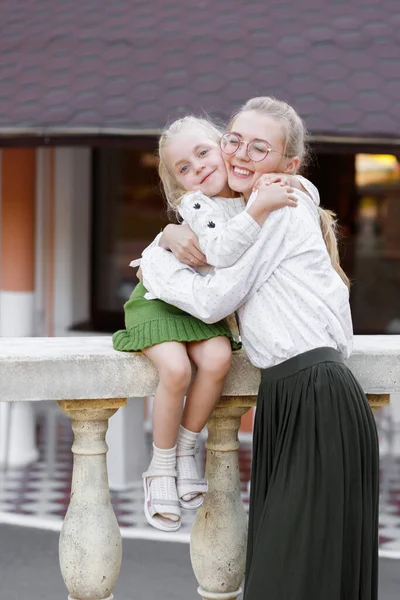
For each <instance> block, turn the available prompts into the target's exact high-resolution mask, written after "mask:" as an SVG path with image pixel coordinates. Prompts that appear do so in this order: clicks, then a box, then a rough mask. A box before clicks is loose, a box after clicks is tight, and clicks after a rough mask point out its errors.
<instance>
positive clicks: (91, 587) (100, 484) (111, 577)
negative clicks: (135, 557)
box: [59, 399, 126, 600]
mask: <svg viewBox="0 0 400 600" xmlns="http://www.w3.org/2000/svg"><path fill="white" fill-rule="evenodd" d="M125 402H126V401H125V400H120V399H113V400H62V401H60V402H59V405H60V407H61V409H62V410H63V412H65V413H66V414H67V415H68V416H69V417H70V418H71V419H72V429H73V431H74V435H75V440H74V443H73V446H72V452H73V454H74V466H73V474H72V486H71V499H70V504H69V507H68V511H67V514H66V516H65V520H64V523H63V527H62V530H61V534H60V543H59V555H60V566H61V573H62V576H63V578H64V582H65V585H66V586H67V589H68V591H69V594H70V595H69V596H68V599H69V600H78V599H79V600H113V598H114V595H113V593H112V590H113V588H114V586H115V583H116V581H117V579H118V575H119V571H120V567H121V560H122V542H121V534H120V531H119V527H118V523H117V519H116V516H115V514H114V510H113V508H112V505H111V502H110V492H109V486H108V477H107V466H106V453H107V450H108V447H107V444H106V441H105V435H106V432H107V427H108V419H109V418H110V417H112V415H113V414H114V413H115V412H116V411H117V410H118V408H120V407H121V406H124V405H125Z"/></svg>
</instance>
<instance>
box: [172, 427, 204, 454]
mask: <svg viewBox="0 0 400 600" xmlns="http://www.w3.org/2000/svg"><path fill="white" fill-rule="evenodd" d="M199 435H200V434H199V433H196V432H195V431H189V430H188V429H185V428H184V427H182V425H181V426H180V427H179V434H178V443H177V447H178V448H179V449H181V450H193V448H194V447H195V446H196V442H197V438H198V437H199Z"/></svg>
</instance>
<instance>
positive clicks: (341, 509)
mask: <svg viewBox="0 0 400 600" xmlns="http://www.w3.org/2000/svg"><path fill="white" fill-rule="evenodd" d="M378 503H379V452H378V437H377V432H376V426H375V420H374V417H373V414H372V411H371V408H370V406H369V404H368V401H367V398H366V396H365V394H364V392H363V390H362V389H361V387H360V385H359V383H358V382H357V380H356V379H355V378H354V376H353V374H352V373H351V371H350V370H349V369H348V368H347V367H346V366H345V364H344V363H343V361H342V359H341V356H340V354H339V353H338V352H336V350H333V349H332V348H318V349H316V350H311V351H310V352H306V353H305V354H301V355H299V356H297V357H295V358H292V359H290V360H288V361H285V362H284V363H282V364H280V365H277V366H275V367H272V368H270V369H265V370H263V371H262V376H261V385H260V390H259V395H258V400H257V410H256V416H255V424H254V438H253V464H252V476H251V493H250V514H249V536H248V549H247V565H246V582H245V594H244V598H245V600H376V599H377V583H378Z"/></svg>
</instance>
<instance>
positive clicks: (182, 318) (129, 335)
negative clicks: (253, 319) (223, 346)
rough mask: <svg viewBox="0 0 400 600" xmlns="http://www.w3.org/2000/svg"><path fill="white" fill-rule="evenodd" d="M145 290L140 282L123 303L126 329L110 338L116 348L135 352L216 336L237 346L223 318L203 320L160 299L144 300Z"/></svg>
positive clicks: (239, 345) (237, 348)
mask: <svg viewBox="0 0 400 600" xmlns="http://www.w3.org/2000/svg"><path fill="white" fill-rule="evenodd" d="M146 293H147V290H146V288H145V287H144V285H143V284H142V283H139V284H138V285H137V286H136V287H135V289H134V290H133V292H132V294H131V297H130V298H129V300H128V302H126V304H125V306H124V311H125V329H122V330H120V331H116V332H115V333H114V335H113V338H112V339H113V346H114V348H115V350H121V351H122V352H138V351H140V350H143V349H144V348H149V347H150V346H155V345H156V344H162V343H163V342H200V341H202V340H208V339H210V338H213V337H218V336H225V337H227V338H229V340H230V342H231V346H232V350H239V349H240V347H241V344H240V343H238V342H237V341H235V340H234V338H233V336H232V333H231V331H230V329H229V326H228V324H227V322H226V321H225V320H223V321H218V323H212V324H207V323H203V321H200V319H196V317H193V316H192V315H189V314H188V313H186V312H184V311H183V310H181V309H179V308H176V307H175V306H172V305H171V304H167V303H166V302H163V301H162V300H146V299H145V298H144V295H145V294H146Z"/></svg>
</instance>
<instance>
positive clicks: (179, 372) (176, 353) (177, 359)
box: [143, 342, 192, 531]
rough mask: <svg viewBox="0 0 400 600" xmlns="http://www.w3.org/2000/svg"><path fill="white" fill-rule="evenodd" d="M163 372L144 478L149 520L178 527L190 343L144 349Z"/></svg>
mask: <svg viewBox="0 0 400 600" xmlns="http://www.w3.org/2000/svg"><path fill="white" fill-rule="evenodd" d="M144 354H145V355H146V356H147V357H148V358H149V359H150V360H151V361H152V362H153V364H154V366H155V367H156V369H157V371H158V374H159V384H158V386H157V389H156V393H155V396H154V406H153V439H154V443H153V457H152V460H151V463H150V466H149V468H148V470H147V472H146V473H144V474H143V478H144V492H145V503H144V511H145V516H146V519H147V521H148V522H149V523H150V525H152V526H153V527H156V528H157V529H161V530H163V531H177V530H178V529H179V527H180V523H181V512H180V511H181V509H180V505H179V500H178V495H177V490H176V441H177V435H178V429H179V423H180V421H181V418H182V410H183V401H184V396H185V393H186V390H187V388H188V386H189V384H190V379H191V374H192V368H191V364H190V360H189V357H188V355H187V351H186V344H181V343H179V342H165V343H163V344H158V345H157V346H152V347H151V348H147V349H145V350H144Z"/></svg>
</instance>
